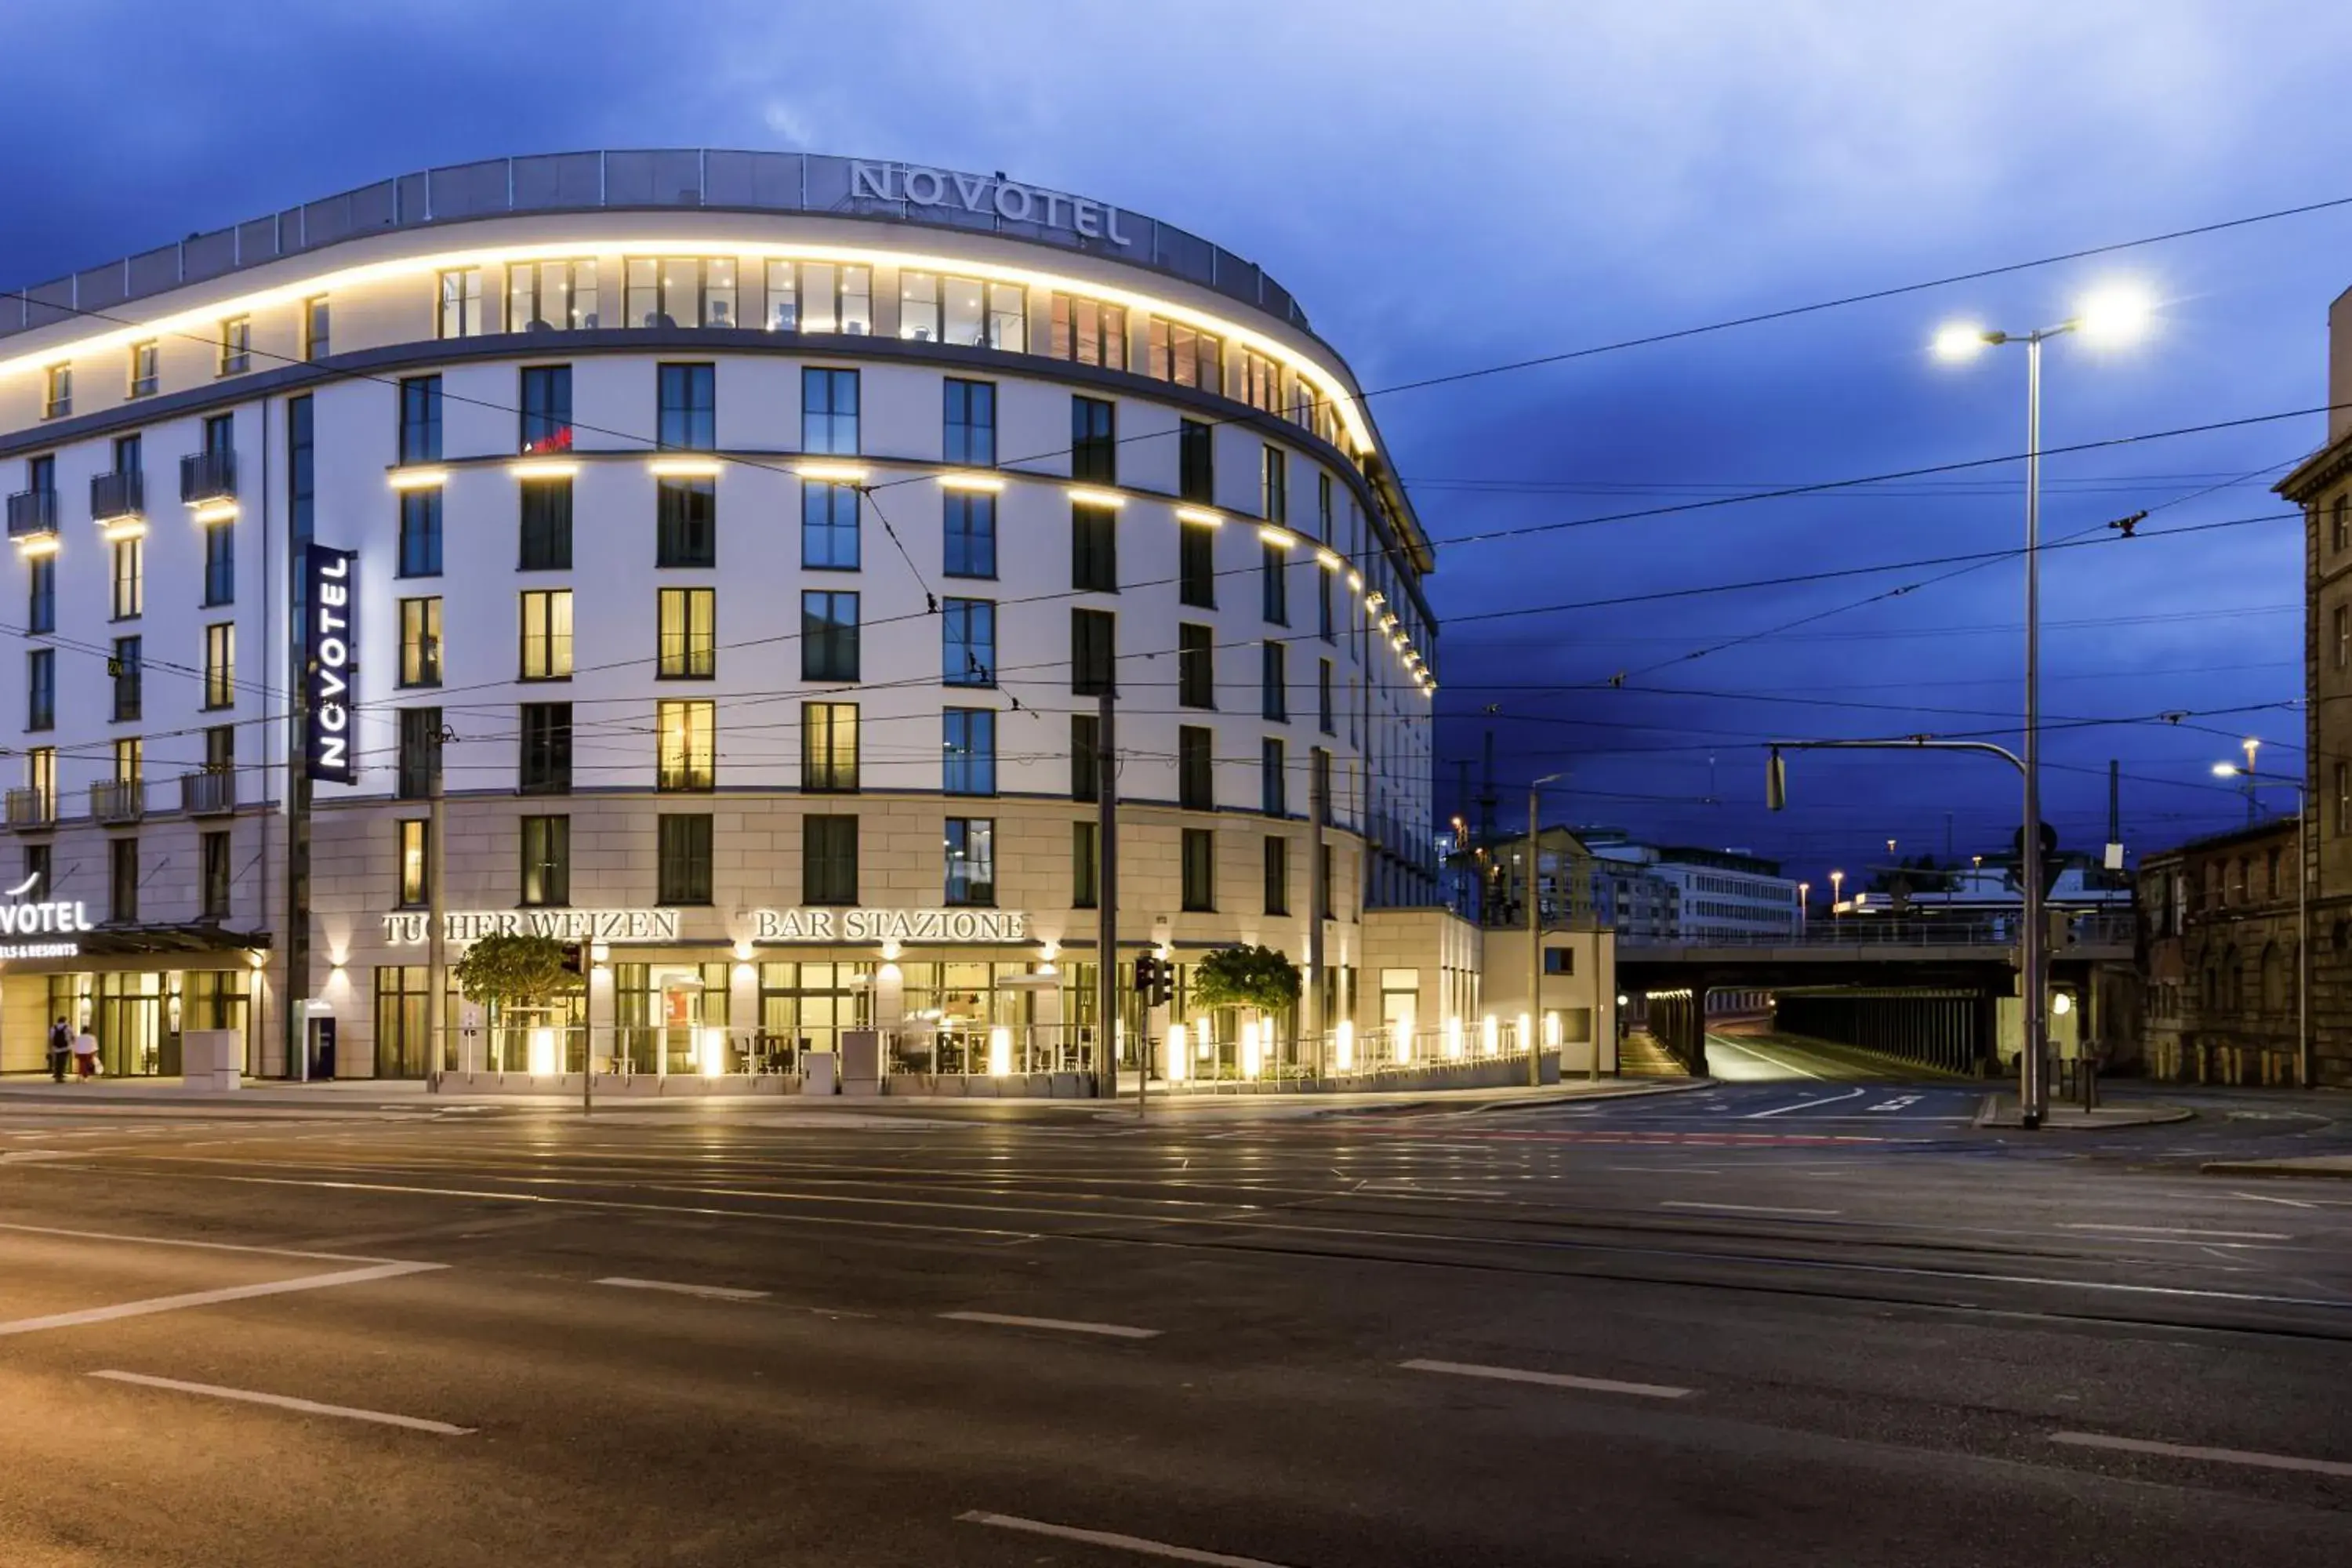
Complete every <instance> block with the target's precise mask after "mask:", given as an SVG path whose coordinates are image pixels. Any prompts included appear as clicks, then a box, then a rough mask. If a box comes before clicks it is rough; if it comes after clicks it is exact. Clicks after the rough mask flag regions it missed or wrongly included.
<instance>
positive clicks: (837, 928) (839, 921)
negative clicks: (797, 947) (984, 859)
mask: <svg viewBox="0 0 2352 1568" xmlns="http://www.w3.org/2000/svg"><path fill="white" fill-rule="evenodd" d="M751 938H752V940H753V941H754V942H1027V941H1028V940H1029V917H1028V916H1027V915H1026V914H1025V913H1024V912H1023V911H1021V910H863V909H850V910H823V909H818V910H752V911H751Z"/></svg>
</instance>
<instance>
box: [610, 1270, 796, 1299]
mask: <svg viewBox="0 0 2352 1568" xmlns="http://www.w3.org/2000/svg"><path fill="white" fill-rule="evenodd" d="M596 1283H597V1284H599V1285H617V1286H619V1287H620V1288H621V1289H624V1290H667V1291H671V1292H673V1293H674V1294H677V1295H680V1296H708V1297H709V1298H711V1299H712V1300H718V1301H758V1300H765V1299H766V1297H767V1295H768V1292H767V1291H765V1290H739V1289H735V1288H734V1287H732V1286H730V1285H680V1284H677V1283H676V1282H675V1281H672V1280H668V1279H627V1278H625V1276H622V1275H618V1274H615V1275H614V1276H612V1277H611V1278H610V1279H599V1280H597V1281H596Z"/></svg>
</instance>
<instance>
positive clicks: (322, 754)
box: [302, 544, 359, 784]
mask: <svg viewBox="0 0 2352 1568" xmlns="http://www.w3.org/2000/svg"><path fill="white" fill-rule="evenodd" d="M358 561H359V556H358V554H357V553H356V552H353V551H349V550H338V549H335V548H334V547H333V546H332V545H327V544H312V545H309V546H306V547H305V551H304V557H303V579H304V587H305V591H306V593H307V595H308V601H307V602H308V605H309V609H310V616H309V625H308V626H307V627H306V628H305V630H304V635H303V639H302V652H303V664H304V674H303V695H304V697H305V698H306V699H307V701H308V706H309V709H310V722H309V725H308V727H307V730H306V731H305V741H304V744H303V748H302V752H303V754H302V771H303V773H305V774H306V775H307V776H309V777H310V778H311V779H314V780H318V781H320V782H323V783H326V784H353V783H356V782H357V781H358V778H359V768H358V764H357V761H356V759H355V758H354V756H353V753H352V703H353V701H354V700H355V696H356V694H355V693H354V691H353V690H352V682H353V680H354V679H356V678H357V671H356V670H355V669H354V668H353V660H352V649H353V648H355V647H358V646H359V626H358V602H357V595H356V592H355V590H356V589H357V587H358V581H357V577H358V570H357V563H358Z"/></svg>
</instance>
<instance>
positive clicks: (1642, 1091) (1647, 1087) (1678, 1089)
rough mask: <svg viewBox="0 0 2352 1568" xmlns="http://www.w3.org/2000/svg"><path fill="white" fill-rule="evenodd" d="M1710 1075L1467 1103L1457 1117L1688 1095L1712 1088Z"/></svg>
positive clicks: (1712, 1082) (1713, 1084) (1714, 1084)
mask: <svg viewBox="0 0 2352 1568" xmlns="http://www.w3.org/2000/svg"><path fill="white" fill-rule="evenodd" d="M1715 1087H1716V1082H1715V1079H1711V1078H1692V1079H1674V1080H1673V1081H1671V1082H1668V1083H1655V1084H1642V1085H1639V1086H1637V1087H1635V1088H1633V1089H1616V1090H1613V1091H1612V1092H1609V1093H1605V1094H1559V1095H1552V1096H1550V1097H1549V1098H1546V1099H1543V1100H1490V1101H1488V1102H1487V1103H1486V1104H1485V1105H1469V1106H1464V1107H1462V1108H1461V1109H1460V1110H1456V1111H1455V1112H1454V1114H1455V1115H1457V1116H1483V1115H1485V1114H1486V1112H1487V1111H1490V1110H1527V1109H1528V1108H1530V1107H1533V1108H1538V1109H1549V1108H1550V1107H1552V1106H1555V1105H1584V1104H1599V1103H1601V1102H1602V1101H1604V1100H1649V1099H1652V1098H1654V1097H1655V1096H1657V1095H1661V1094H1688V1093H1690V1092H1691V1091H1692V1090H1693V1089H1713V1088H1715Z"/></svg>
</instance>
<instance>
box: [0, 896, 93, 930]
mask: <svg viewBox="0 0 2352 1568" xmlns="http://www.w3.org/2000/svg"><path fill="white" fill-rule="evenodd" d="M97 929H98V928H97V927H95V926H93V925H91V924H90V923H89V910H85V909H84V908H82V906H81V902H80V900H75V901H74V902H72V903H48V904H0V936H30V935H32V934H33V933H35V932H36V931H95V930H97Z"/></svg>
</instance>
